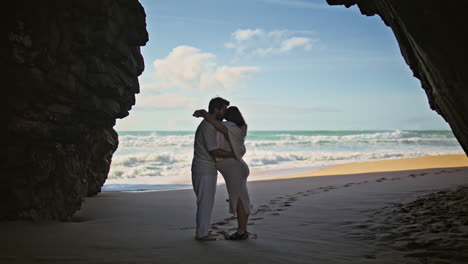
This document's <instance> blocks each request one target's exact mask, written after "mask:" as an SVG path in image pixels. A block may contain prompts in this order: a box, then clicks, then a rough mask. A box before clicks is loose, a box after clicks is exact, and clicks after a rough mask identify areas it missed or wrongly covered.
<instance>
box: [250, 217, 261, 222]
mask: <svg viewBox="0 0 468 264" xmlns="http://www.w3.org/2000/svg"><path fill="white" fill-rule="evenodd" d="M260 219H263V217H256V218H251V219H250V220H252V221H255V220H260Z"/></svg>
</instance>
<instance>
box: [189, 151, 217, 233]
mask: <svg viewBox="0 0 468 264" xmlns="http://www.w3.org/2000/svg"><path fill="white" fill-rule="evenodd" d="M217 175H218V172H217V170H216V167H215V163H214V162H212V161H205V160H195V159H194V160H193V162H192V184H193V190H194V191H195V195H196V196H197V220H196V223H197V229H196V233H195V235H196V237H198V238H200V237H204V236H207V235H208V231H209V230H210V224H211V212H212V211H213V205H214V200H215V194H216V180H217Z"/></svg>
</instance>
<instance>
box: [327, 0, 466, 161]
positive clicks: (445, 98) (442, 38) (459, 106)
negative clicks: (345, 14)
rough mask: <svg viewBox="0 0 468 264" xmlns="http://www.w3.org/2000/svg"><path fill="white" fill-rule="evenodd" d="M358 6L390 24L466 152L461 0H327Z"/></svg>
mask: <svg viewBox="0 0 468 264" xmlns="http://www.w3.org/2000/svg"><path fill="white" fill-rule="evenodd" d="M327 2H328V4H330V5H345V6H346V7H350V6H352V5H356V4H357V5H358V7H359V9H360V10H361V13H362V14H364V15H368V16H372V15H376V14H377V15H379V16H380V17H381V18H382V20H383V21H384V23H385V24H386V25H387V26H389V27H391V28H392V30H393V33H394V34H395V37H396V39H397V41H398V44H399V45H400V50H401V53H402V55H403V57H404V58H405V61H406V63H407V64H408V65H409V67H410V68H411V70H412V71H413V73H414V76H415V77H416V78H418V79H419V80H420V81H421V85H422V88H423V89H424V90H425V91H426V94H427V98H428V99H429V104H430V107H431V108H432V109H433V110H435V111H437V113H439V114H440V115H441V116H442V117H443V118H444V119H445V120H446V121H447V122H448V123H449V124H450V127H451V128H452V130H453V133H454V134H455V136H456V137H457V139H458V141H459V142H460V144H461V145H462V147H463V149H464V151H465V153H467V154H468V74H467V69H468V66H467V64H468V49H467V48H466V47H467V46H468V21H467V19H466V10H467V9H466V7H468V4H467V3H466V2H464V1H437V0H411V1H408V0H327Z"/></svg>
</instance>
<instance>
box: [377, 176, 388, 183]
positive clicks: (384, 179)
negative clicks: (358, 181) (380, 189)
mask: <svg viewBox="0 0 468 264" xmlns="http://www.w3.org/2000/svg"><path fill="white" fill-rule="evenodd" d="M386 180H387V178H385V177H384V178H380V179H378V180H376V182H383V181H386Z"/></svg>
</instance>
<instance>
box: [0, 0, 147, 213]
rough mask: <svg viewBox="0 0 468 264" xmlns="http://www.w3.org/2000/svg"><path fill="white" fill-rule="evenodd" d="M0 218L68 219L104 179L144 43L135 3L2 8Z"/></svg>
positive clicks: (48, 2)
mask: <svg viewBox="0 0 468 264" xmlns="http://www.w3.org/2000/svg"><path fill="white" fill-rule="evenodd" d="M1 9H2V10H1V11H0V13H1V18H0V19H1V20H2V21H1V22H2V23H1V25H0V34H1V35H0V65H1V67H2V68H1V69H2V74H3V76H4V77H3V78H2V91H1V93H2V98H3V102H2V111H1V112H0V118H1V122H2V124H4V125H5V126H4V128H3V129H2V130H1V132H0V133H1V134H0V139H1V141H2V143H1V145H2V151H1V152H0V153H1V158H0V166H1V172H0V180H1V184H0V219H68V218H69V217H70V216H71V215H72V214H73V213H74V212H75V211H76V210H78V209H79V208H80V206H81V203H82V201H83V199H84V197H85V196H91V195H95V194H97V193H98V192H100V190H101V186H102V185H103V184H104V181H105V180H106V178H107V174H108V171H109V168H110V164H111V158H112V154H113V152H114V151H115V150H116V148H117V146H118V138H117V133H116V132H115V131H114V129H113V126H114V124H115V120H116V118H123V117H125V116H127V115H128V111H129V110H130V109H131V107H132V105H134V104H135V93H138V92H139V85H138V79H137V76H138V75H140V74H141V73H142V71H143V69H144V63H143V57H142V56H141V53H140V46H143V45H145V43H146V42H147V41H148V33H147V32H146V23H145V13H144V10H143V8H142V6H141V5H140V3H139V2H138V1H137V0H41V1H36V0H15V1H9V3H8V4H7V3H2V8H1Z"/></svg>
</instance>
